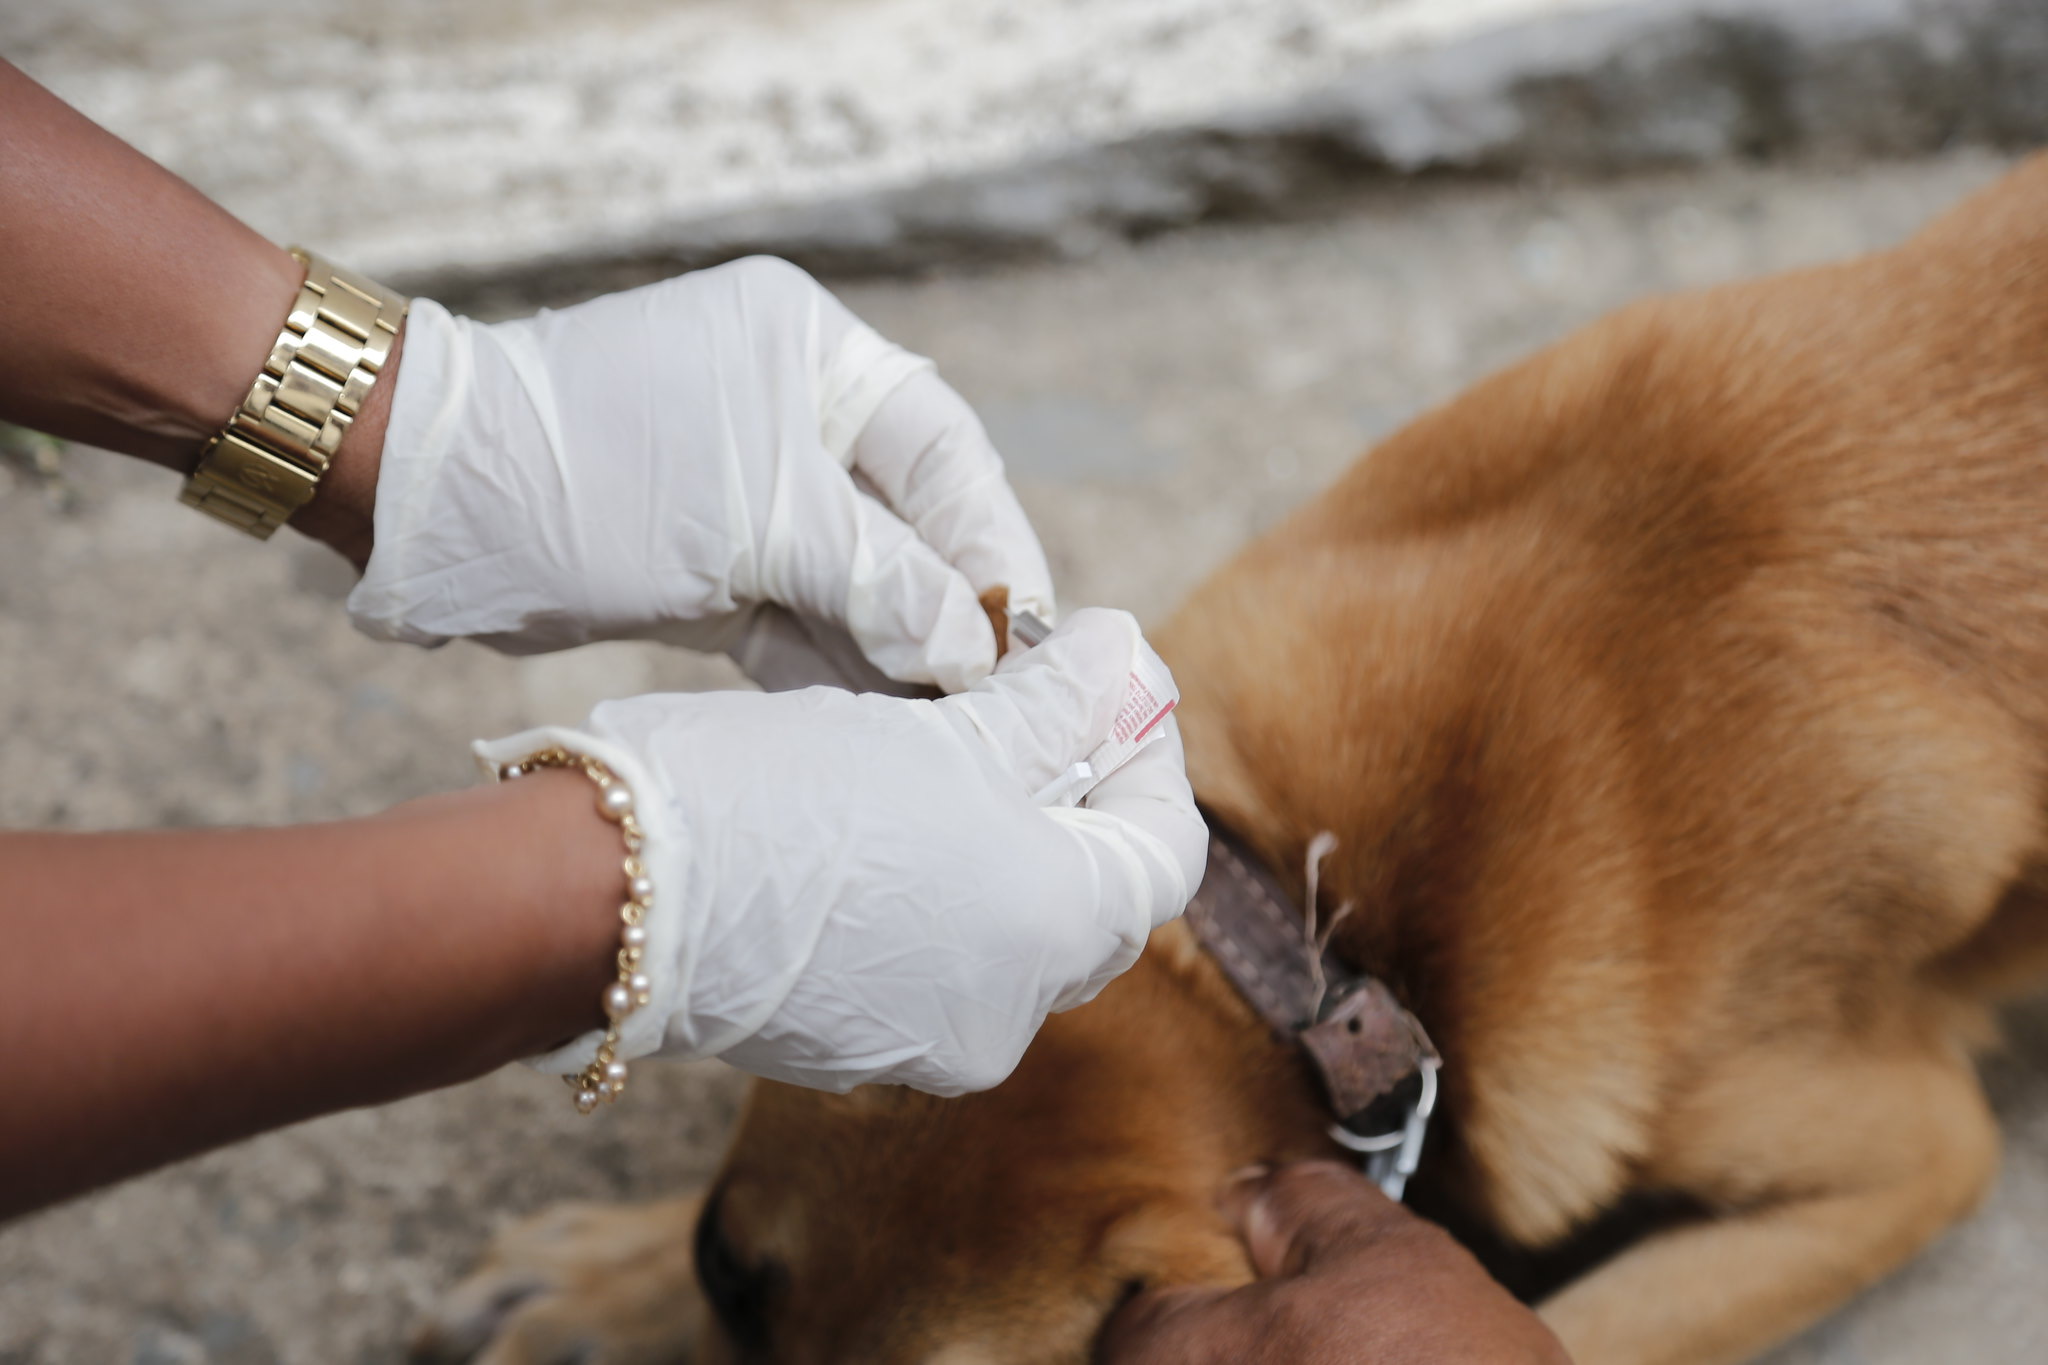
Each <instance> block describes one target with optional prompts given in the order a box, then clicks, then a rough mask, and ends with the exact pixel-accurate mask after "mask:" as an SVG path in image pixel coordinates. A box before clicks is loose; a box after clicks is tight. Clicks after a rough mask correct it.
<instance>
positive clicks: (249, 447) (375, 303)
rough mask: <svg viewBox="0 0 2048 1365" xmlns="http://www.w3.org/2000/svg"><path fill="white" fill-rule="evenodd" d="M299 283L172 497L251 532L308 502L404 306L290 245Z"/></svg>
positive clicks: (264, 536)
mask: <svg viewBox="0 0 2048 1365" xmlns="http://www.w3.org/2000/svg"><path fill="white" fill-rule="evenodd" d="M292 255H293V256H295V257H297V258H298V259H299V261H300V262H302V263H303V264H304V265H305V267H306V282H305V283H304V284H302V285H300V286H299V296H298V298H297V299H295V300H294V301H293V303H292V311H291V315H290V316H289V317H287V318H286V319H285V323H284V330H283V331H282V332H280V333H278V335H277V345H275V346H273V347H272V348H271V351H270V359H268V360H266V361H264V362H263V373H261V374H259V375H257V376H256V385H255V387H254V388H252V389H250V390H249V396H248V397H247V398H244V399H243V400H242V406H241V407H239V408H237V409H236V410H235V415H234V416H233V417H231V418H229V419H228V424H227V425H226V426H225V427H223V428H221V432H220V434H219V435H218V436H216V437H214V438H213V439H212V440H211V441H209V442H207V445H206V450H205V453H204V454H202V455H201V456H200V457H199V465H198V467H197V468H196V469H194V470H193V471H192V477H190V478H189V479H187V480H185V489H184V491H183V492H182V493H180V494H179V495H178V499H179V501H180V502H183V503H184V504H186V505H187V506H188V507H196V508H198V509H199V510H200V511H202V512H205V513H206V514H208V515H209V516H214V517H218V518H220V519H221V520H222V521H224V522H226V523H227V524H228V525H230V526H235V527H239V528H241V529H242V530H244V531H247V532H248V533H249V534H250V535H252V536H255V537H256V538H257V539H258V540H268V539H270V536H271V533H272V532H274V531H276V530H277V528H278V527H280V526H282V525H284V524H285V522H286V521H287V520H288V519H290V517H291V515H292V513H294V512H296V511H298V510H299V509H300V508H301V507H304V506H305V505H306V504H307V503H308V502H310V501H311V500H312V497H313V490H314V489H316V488H318V487H319V486H320V479H321V476H322V475H324V474H326V473H327V466H328V463H329V462H330V461H331V460H333V458H334V451H335V447H337V446H339V445H340V444H341V438H342V437H343V436H344V435H345V434H347V432H348V427H349V423H350V422H353V421H354V420H355V417H356V414H357V413H358V412H361V411H362V408H363V400H364V399H365V398H367V397H368V396H369V393H370V386H371V385H372V384H375V383H376V382H377V374H378V371H380V370H382V369H383V368H384V362H385V361H386V360H389V359H390V358H391V344H392V342H394V341H395V340H397V338H398V328H399V324H400V323H401V322H403V321H404V319H405V310H406V308H407V307H408V306H409V303H408V301H407V300H406V299H404V298H402V297H400V296H399V295H397V294H394V293H392V292H391V291H390V290H389V289H386V288H385V287H384V286H383V285H381V284H378V283H377V282H376V281H375V280H370V279H365V278H364V277H363V276H361V275H357V274H354V273H352V272H350V271H347V270H337V269H335V268H334V267H333V266H331V265H329V264H328V263H327V262H325V261H323V260H321V259H320V258H319V257H318V256H315V255H312V254H311V253H310V252H306V251H301V250H300V249H299V248H298V247H293V248H292Z"/></svg>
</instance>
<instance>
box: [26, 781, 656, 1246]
mask: <svg viewBox="0 0 2048 1365" xmlns="http://www.w3.org/2000/svg"><path fill="white" fill-rule="evenodd" d="M619 858H620V849H619V836H618V830H617V828H616V827H615V826H613V825H609V824H607V823H605V822H604V821H603V820H602V819H600V818H599V817H598V816H597V814H596V812H595V803H594V799H593V788H592V786H591V784H590V783H589V782H588V781H587V780H585V779H584V778H583V777H582V776H580V775H578V774H572V773H552V774H539V775H536V776H534V777H532V778H529V779H527V780H525V781H522V782H518V783H512V784H508V785H505V786H501V787H496V788H492V789H489V790H483V791H473V792H464V793H460V794H457V795H452V796H444V797H437V798H432V799H429V800H424V801H416V802H411V803H408V804H407V805H404V806H401V807H398V808H396V809H395V810H392V811H390V812H387V813H385V814H384V815H380V816H376V817H373V818H370V819H364V820H353V821H346V822H339V823H335V824H329V825H315V826H302V827H296V828H288V829H276V830H240V831H219V832H181V833H148V834H83V835H56V834H12V835H0V885H4V887H5V897H4V900H0V1040H5V1041H4V1047H0V1090H4V1093H5V1094H6V1095H7V1096H8V1099H7V1100H6V1101H5V1102H0V1218H4V1217H6V1216H9V1215H11V1214H15V1213H20V1212H23V1211H25V1210H27V1209H31V1208H35V1207H38V1206H41V1205H43V1204H47V1203H50V1202H53V1201H55V1200H58V1199H62V1198H65V1197H67V1196H69V1195H71V1194H73V1193H76V1192H78V1191H80V1190H83V1189H86V1188H89V1187H91V1186H92V1185H95V1184H99V1183H103V1182H105V1181H107V1180H111V1179H117V1178H120V1177H122V1176H125V1175H130V1174H134V1173H136V1172H139V1171H142V1170H146V1169H148V1168H150V1167H152V1166H155V1165H159V1164H161V1163H162V1162H165V1161H168V1160H173V1159H176V1158H178V1157H180V1156H184V1155H187V1154H189V1153H192V1152H196V1151H200V1150H203V1149H204V1148H207V1147H210V1146H214V1145H217V1144H219V1143H222V1142H227V1141H232V1140H234V1139H236V1138H240V1137H244V1136H247V1135H249V1134H252V1133H255V1132H259V1131H262V1130H265V1129H268V1128H273V1127H277V1126H279V1125H282V1124H285V1123H290V1122H293V1121H296V1120H298V1119H303V1118H307V1117H311V1116H313V1115H315V1114H320V1113H325V1112H330V1111H332V1110H336V1109H342V1108H348V1107H351V1106H354V1105H360V1104H370V1103H377V1102H380V1101H385V1100H391V1099H396V1098H399V1097H401V1096H404V1095H408V1094H412V1093H415V1092H418V1091H421V1090H426V1089H430V1088H432V1087H435V1086H439V1085H446V1084H451V1083H453V1082H456V1081H460V1080H466V1079H468V1078H470V1077H473V1076H477V1075H481V1074H483V1073H484V1072H487V1071H489V1070H491V1069H493V1068H495V1067H497V1066H499V1065H502V1064H503V1063H505V1062H507V1061H510V1060H513V1059H515V1058H518V1057H521V1056H526V1055H531V1054H533V1053H536V1052H539V1051H542V1050H544V1049H546V1048H548V1047H549V1046H551V1045H553V1044H554V1043H557V1042H559V1041H561V1040H562V1039H564V1038H566V1037H568V1036H570V1035H572V1034H575V1033H578V1032H580V1031H582V1030H584V1029H587V1028H590V1027H592V1026H594V1025H596V1024H598V1023H599V1022H600V1019H599V1016H598V1010H597V1000H598V996H599V994H600V992H601V991H602V990H603V988H604V985H605V983H606V982H607V981H608V980H610V979H611V977H612V976H613V974H614V970H615V969H614V967H613V965H612V952H613V950H614V949H615V948H616V946H617V936H618V922H617V918H616V907H617V905H618V901H619V896H620V886H619V881H620V872H619Z"/></svg>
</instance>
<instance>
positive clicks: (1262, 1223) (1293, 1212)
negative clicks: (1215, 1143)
mask: <svg viewBox="0 0 2048 1365" xmlns="http://www.w3.org/2000/svg"><path fill="white" fill-rule="evenodd" d="M1224 1205H1225V1209H1226V1211H1227V1212H1228V1213H1229V1214H1230V1215H1231V1218H1232V1220H1233V1221H1234V1222H1235V1223H1236V1224H1237V1230H1238V1234H1239V1235H1240V1236H1242V1237H1243V1238H1244V1240H1245V1246H1246V1247H1247V1248H1248V1249H1249V1250H1250V1251H1251V1255H1252V1264H1253V1266H1254V1267H1256V1268H1257V1270H1258V1272H1259V1275H1260V1277H1261V1278H1264V1279H1271V1278H1273V1277H1274V1276H1277V1275H1299V1274H1301V1273H1303V1272H1304V1271H1307V1270H1309V1269H1311V1268H1312V1267H1314V1266H1315V1265H1316V1264H1317V1263H1318V1262H1321V1261H1327V1260H1328V1259H1330V1258H1332V1257H1334V1256H1337V1255H1339V1254H1344V1253H1349V1252H1353V1251H1356V1250H1358V1249H1359V1248H1360V1247H1362V1246H1364V1245H1367V1244H1369V1243H1371V1242H1373V1241H1376V1240H1378V1239H1379V1238H1381V1237H1384V1236H1386V1235H1387V1234H1388V1233H1390V1232H1393V1231H1396V1230H1398V1229H1400V1228H1402V1227H1404V1226H1405V1225H1406V1224H1408V1223H1411V1222H1413V1221H1415V1215H1414V1214H1411V1213H1409V1212H1408V1211H1407V1210H1406V1209H1404V1208H1402V1207H1401V1206H1400V1205H1399V1204H1396V1203H1395V1202H1394V1201H1393V1200H1391V1199H1389V1198H1387V1196H1386V1195H1384V1194H1382V1193H1381V1192H1380V1189H1379V1187H1378V1186H1377V1185H1375V1184H1373V1183H1372V1182H1371V1181H1370V1180H1368V1179H1366V1178H1365V1177H1364V1176H1363V1175H1361V1174H1359V1173H1358V1172H1357V1171H1355V1170H1353V1169H1351V1168H1350V1167H1349V1166H1343V1165H1339V1164H1338V1163H1337V1162H1334V1161H1303V1162H1298V1163H1296V1164H1294V1165H1291V1166H1283V1167H1281V1168H1280V1169H1278V1170H1277V1171H1274V1172H1271V1173H1270V1174H1262V1175H1259V1176H1256V1177H1254V1178H1252V1179H1249V1180H1245V1181H1241V1182H1239V1183H1238V1184H1237V1185H1235V1186H1233V1187H1232V1188H1231V1189H1230V1190H1229V1191H1228V1192H1227V1193H1226V1195H1225V1198H1224Z"/></svg>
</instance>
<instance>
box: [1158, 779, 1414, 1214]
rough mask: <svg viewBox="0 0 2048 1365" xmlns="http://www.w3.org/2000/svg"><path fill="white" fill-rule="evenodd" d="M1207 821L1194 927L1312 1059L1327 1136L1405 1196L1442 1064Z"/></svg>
mask: <svg viewBox="0 0 2048 1365" xmlns="http://www.w3.org/2000/svg"><path fill="white" fill-rule="evenodd" d="M1203 814H1204V816H1205V818H1207V820H1208V822H1209V866H1208V871H1207V872H1206V873H1205V875H1204V876H1203V878H1202V887H1201V890H1199V891H1197V892H1196V893H1195V898H1194V900H1193V901H1192V902H1190V903H1189V905H1188V910H1187V921H1188V926H1189V927H1190V928H1192V929H1193V930H1194V931H1195V937H1196V938H1197V939H1199V940H1200V941H1201V943H1202V946H1203V947H1204V948H1206V949H1208V950H1209V955H1210V956H1211V957H1214V958H1215V959H1216V962H1217V965H1218V966H1220V967H1222V968H1223V974H1224V975H1225V976H1227V977H1229V978H1230V981H1231V984H1232V985H1234V986H1236V987H1237V990H1238V993H1239V994H1240V995H1242V996H1244V998H1245V1000H1246V1001H1247V1002H1249V1003H1250V1005H1251V1007H1252V1008H1253V1009H1254V1010H1256V1011H1258V1014H1259V1017H1260V1018H1262V1019H1264V1020H1265V1021H1266V1023H1267V1024H1268V1025H1269V1026H1270V1027H1271V1028H1272V1030H1273V1033H1274V1035H1275V1036H1276V1037H1278V1038H1279V1039H1280V1040H1281V1041H1283V1042H1286V1043H1289V1044H1292V1045H1296V1046H1299V1047H1300V1048H1301V1050H1302V1052H1303V1053H1305V1054H1306V1055H1307V1057H1308V1060H1309V1063H1310V1065H1311V1066H1313V1067H1314V1069H1315V1072H1316V1074H1317V1076H1318V1077H1320V1078H1321V1080H1322V1083H1323V1089H1324V1092H1325V1094H1326V1095H1327V1096H1328V1098H1329V1101H1330V1108H1331V1110H1332V1112H1333V1113H1334V1114H1335V1116H1336V1122H1335V1123H1333V1124H1332V1125H1331V1126H1330V1136H1331V1137H1332V1138H1333V1139H1335V1140H1336V1141H1337V1142H1338V1143H1340V1144H1341V1145H1343V1146H1344V1147H1346V1148H1348V1149H1349V1150H1351V1151H1353V1152H1355V1153H1357V1154H1358V1155H1359V1156H1360V1157H1362V1158H1363V1165H1364V1167H1365V1171H1366V1174H1367V1175H1369V1176H1371V1177H1372V1178H1373V1179H1374V1180H1375V1181H1377V1182H1378V1183H1379V1186H1380V1188H1381V1189H1383V1190H1385V1191H1386V1192H1387V1194H1388V1195H1390V1196H1391V1197H1393V1198H1395V1199H1399V1198H1400V1197H1401V1194H1402V1192H1403V1190H1404V1189H1406V1187H1407V1183H1408V1177H1409V1176H1410V1175H1413V1174H1414V1172H1415V1167H1416V1165H1417V1163H1418V1162H1419V1161H1420V1160H1421V1157H1422V1139H1423V1137H1424V1135H1425V1134H1426V1132H1427V1130H1428V1125H1429V1116H1430V1114H1431V1112H1432V1111H1433V1110H1434V1109H1435V1107H1436V1089H1437V1087H1436V1073H1437V1069H1438V1068H1439V1067H1441V1066H1442V1065H1443V1061H1442V1058H1440V1057H1439V1056H1438V1055H1437V1050H1436V1047H1435V1046H1434V1045H1433V1044H1432V1043H1431V1042H1430V1041H1429V1034H1428V1033H1426V1032H1425V1031H1424V1030H1423V1027H1422V1024H1421V1022H1420V1021H1419V1020H1417V1019H1416V1017H1415V1016H1414V1015H1412V1014H1410V1013H1409V1012H1408V1011H1407V1010H1405V1009H1403V1008H1402V1007H1401V1005H1400V1002H1399V1001H1397V1000H1395V999H1394V994H1393V992H1392V991H1390V990H1388V989H1387V987H1386V984H1385V983H1384V982H1381V981H1379V980H1377V979H1376V978H1374V977H1371V976H1367V975H1365V974H1363V973H1360V972H1355V971H1353V970H1351V968H1350V967H1348V966H1347V965H1345V964H1344V963H1342V962H1340V961H1338V960H1337V958H1335V957H1334V956H1332V955H1331V954H1329V953H1327V952H1319V951H1318V949H1317V948H1316V947H1315V946H1314V945H1312V944H1311V943H1310V942H1309V939H1308V935H1307V933H1306V932H1305V930H1304V927H1303V919H1302V916H1301V915H1300V914H1299V913H1298V912H1297V911H1296V910H1295V909H1294V908H1293V907H1292V905H1291V904H1290V903H1289V901H1288V899H1287V894H1286V892H1284V891H1283V890H1281V888H1280V884H1279V883H1278V882H1276V881H1275V880H1274V879H1273V876H1272V874H1271V873H1269V872H1267V871H1266V869H1265V867H1264V866H1262V865H1261V864H1260V863H1259V861H1258V859H1257V858H1255V857H1253V856H1252V855H1251V852H1250V850H1248V849H1247V848H1246V847H1245V846H1244V844H1243V842H1242V841H1240V840H1239V839H1238V838H1237V837H1236V836H1235V835H1234V834H1232V833H1231V832H1230V831H1229V829H1228V828H1227V827H1225V826H1224V825H1223V823H1222V822H1221V821H1219V820H1217V819H1216V817H1215V816H1214V815H1213V814H1210V813H1209V812H1206V811H1205V812H1203ZM1318 958H1320V964H1321V968H1322V970H1321V972H1320V974H1319V973H1318V972H1317V970H1316V968H1317V963H1318Z"/></svg>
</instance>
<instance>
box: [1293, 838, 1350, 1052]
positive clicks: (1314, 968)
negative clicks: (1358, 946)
mask: <svg viewBox="0 0 2048 1365" xmlns="http://www.w3.org/2000/svg"><path fill="white" fill-rule="evenodd" d="M1336 851H1337V835H1336V833H1335V832H1334V831H1332V830H1327V829H1326V830H1322V831H1320V832H1318V833H1317V835H1316V837H1315V838H1313V839H1311V840H1309V841H1308V852H1307V854H1306V855H1305V856H1304V862H1305V864H1306V866H1305V868H1304V877H1303V880H1305V881H1306V882H1307V883H1308V897H1307V900H1308V904H1307V906H1306V907H1305V908H1304V909H1303V910H1302V912H1301V928H1302V932H1303V933H1304V934H1305V935H1307V937H1308V976H1309V984H1310V985H1311V987H1312V988H1313V989H1314V994H1313V995H1312V996H1311V997H1310V998H1309V1002H1308V1021H1309V1022H1310V1023H1311V1024H1313V1023H1314V1022H1315V1021H1316V1016H1317V1015H1318V1014H1320V1013H1322V1010H1323V997H1324V996H1326V995H1328V994H1329V993H1330V984H1329V982H1328V981H1327V980H1325V979H1324V976H1323V950H1324V948H1326V947H1328V946H1329V942H1330V935H1331V934H1334V933H1336V932H1337V926H1338V925H1340V924H1342V923H1343V922H1344V917H1345V916H1346V915H1348V914H1350V913H1351V908H1352V902H1350V901H1345V902H1344V903H1343V904H1342V905H1340V906H1338V907H1337V913H1336V914H1334V915H1332V916H1330V923H1329V925H1328V927H1326V928H1324V929H1323V930H1322V931H1321V932H1320V933H1318V932H1317V930H1316V916H1317V911H1318V908H1319V906H1320V901H1319V900H1318V897H1319V895H1320V893H1321V891H1322V873H1323V859H1325V858H1327V857H1329V856H1330V855H1331V854H1332V853H1334V852H1336Z"/></svg>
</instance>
